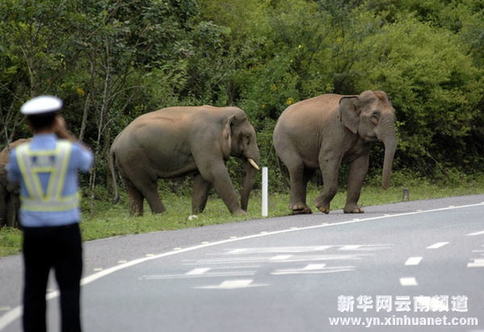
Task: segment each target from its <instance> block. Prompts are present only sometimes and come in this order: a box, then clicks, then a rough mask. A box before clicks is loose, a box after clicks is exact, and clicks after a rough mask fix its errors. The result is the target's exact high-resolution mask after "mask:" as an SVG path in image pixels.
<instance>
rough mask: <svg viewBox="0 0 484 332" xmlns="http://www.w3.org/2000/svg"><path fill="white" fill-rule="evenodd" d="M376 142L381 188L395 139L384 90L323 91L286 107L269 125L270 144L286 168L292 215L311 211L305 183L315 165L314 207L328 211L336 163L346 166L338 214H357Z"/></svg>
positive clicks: (386, 180)
mask: <svg viewBox="0 0 484 332" xmlns="http://www.w3.org/2000/svg"><path fill="white" fill-rule="evenodd" d="M377 140H378V141H381V142H383V144H384V145H385V159H384V163H383V187H384V188H387V187H388V186H389V183H390V174H391V169H392V162H393V157H394V154H395V150H396V146H397V137H396V130H395V109H394V108H393V106H392V104H391V102H390V100H389V99H388V96H387V95H386V93H385V92H383V91H364V92H362V93H361V94H360V95H351V96H343V95H337V94H325V95H321V96H318V97H314V98H311V99H306V100H303V101H300V102H298V103H295V104H293V105H291V106H289V107H288V108H286V110H285V111H284V112H282V114H281V116H280V117H279V120H278V121H277V124H276V127H275V129H274V136H273V143H274V148H275V150H276V153H277V155H278V157H279V158H280V159H281V161H282V162H283V163H284V165H285V166H286V167H287V169H288V171H289V177H290V186H291V203H290V208H291V209H292V211H293V213H294V214H299V213H311V209H310V208H309V207H308V206H307V204H306V186H307V183H308V181H309V179H310V178H311V176H312V174H313V173H314V171H315V169H317V168H319V169H320V170H321V173H322V176H323V183H324V188H323V190H322V191H321V194H320V195H319V197H317V198H316V207H317V208H318V209H319V210H320V211H321V212H323V213H329V207H330V202H331V200H332V199H333V197H334V196H335V194H336V192H337V189H338V173H339V169H340V166H341V163H342V162H347V163H349V164H350V169H349V175H348V189H347V198H346V205H345V207H344V212H345V213H362V212H363V210H362V209H361V208H360V207H359V206H358V199H359V198H360V192H361V188H362V186H363V181H364V178H365V176H366V173H367V171H368V165H369V154H370V144H371V143H372V142H374V141H377Z"/></svg>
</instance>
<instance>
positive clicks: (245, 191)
mask: <svg viewBox="0 0 484 332" xmlns="http://www.w3.org/2000/svg"><path fill="white" fill-rule="evenodd" d="M259 163H260V157H259V154H258V153H257V155H256V156H250V157H247V159H246V160H245V163H244V171H245V176H244V179H243V181H242V187H241V189H240V207H241V208H242V210H244V211H247V207H248V205H249V196H250V192H251V191H252V188H253V187H254V183H255V180H256V174H257V171H258V169H259ZM256 166H257V167H256Z"/></svg>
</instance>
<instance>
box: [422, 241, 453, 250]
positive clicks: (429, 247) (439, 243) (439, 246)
mask: <svg viewBox="0 0 484 332" xmlns="http://www.w3.org/2000/svg"><path fill="white" fill-rule="evenodd" d="M448 244H449V242H437V243H434V244H432V245H430V246H428V247H427V249H438V248H442V247H443V246H446V245H448Z"/></svg>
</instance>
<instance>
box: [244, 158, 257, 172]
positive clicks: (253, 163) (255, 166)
mask: <svg viewBox="0 0 484 332" xmlns="http://www.w3.org/2000/svg"><path fill="white" fill-rule="evenodd" d="M247 160H248V161H249V164H251V165H252V167H254V168H255V169H256V170H258V171H260V167H259V165H257V163H256V162H255V161H254V159H252V158H248V159H247Z"/></svg>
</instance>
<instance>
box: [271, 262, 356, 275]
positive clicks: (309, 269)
mask: <svg viewBox="0 0 484 332" xmlns="http://www.w3.org/2000/svg"><path fill="white" fill-rule="evenodd" d="M354 270H355V267H354V266H328V267H326V264H308V265H306V266H305V267H303V268H295V269H278V270H275V271H274V272H272V273H271V275H273V276H280V275H294V274H326V273H338V272H350V271H354Z"/></svg>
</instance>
